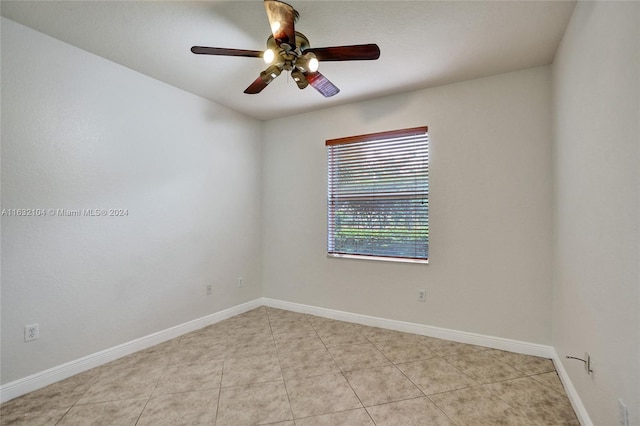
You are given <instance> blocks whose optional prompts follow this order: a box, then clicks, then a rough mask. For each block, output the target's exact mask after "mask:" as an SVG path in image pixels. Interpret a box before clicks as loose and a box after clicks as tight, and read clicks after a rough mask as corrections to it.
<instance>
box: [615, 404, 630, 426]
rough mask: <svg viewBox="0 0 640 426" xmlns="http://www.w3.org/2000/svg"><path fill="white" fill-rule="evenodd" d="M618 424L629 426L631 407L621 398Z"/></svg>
mask: <svg viewBox="0 0 640 426" xmlns="http://www.w3.org/2000/svg"><path fill="white" fill-rule="evenodd" d="M618 424H619V425H620V426H629V409H628V408H627V406H626V405H625V404H624V402H622V400H621V399H619V400H618Z"/></svg>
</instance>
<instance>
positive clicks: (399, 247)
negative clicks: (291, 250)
mask: <svg viewBox="0 0 640 426" xmlns="http://www.w3.org/2000/svg"><path fill="white" fill-rule="evenodd" d="M326 145H327V156H328V157H327V160H328V166H329V170H328V183H329V185H328V190H329V193H328V203H327V205H328V234H329V235H328V239H329V242H328V251H329V253H330V254H340V255H362V256H375V257H393V258H409V259H420V260H424V259H428V255H429V243H428V239H429V201H428V193H429V178H428V175H429V173H428V172H429V167H428V162H429V148H428V147H429V139H428V134H427V127H419V128H413V129H405V130H398V131H391V132H384V133H381V134H371V135H363V136H356V137H352V138H344V139H334V140H330V141H327V144H326Z"/></svg>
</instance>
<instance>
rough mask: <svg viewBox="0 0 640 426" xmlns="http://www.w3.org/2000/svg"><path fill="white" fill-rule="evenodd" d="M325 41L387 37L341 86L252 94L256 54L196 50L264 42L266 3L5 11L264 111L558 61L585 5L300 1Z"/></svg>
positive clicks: (197, 89)
mask: <svg viewBox="0 0 640 426" xmlns="http://www.w3.org/2000/svg"><path fill="white" fill-rule="evenodd" d="M289 3H290V4H292V5H293V6H294V7H295V8H296V9H297V10H298V11H299V12H300V19H299V20H298V22H297V24H296V30H297V31H300V32H302V33H304V34H305V35H306V36H307V37H308V38H309V40H310V42H311V45H312V46H313V47H326V46H338V45H349V44H361V43H377V44H378V46H380V50H381V54H380V59H378V60H377V61H354V62H328V63H321V64H320V71H321V72H322V73H323V74H324V75H325V76H326V77H327V78H329V79H330V80H331V81H332V82H333V83H334V84H335V85H336V86H338V87H339V88H340V89H341V92H340V93H339V94H338V95H336V96H334V97H332V98H324V97H323V96H322V95H320V94H319V93H318V92H316V91H315V90H314V89H313V88H312V87H311V86H309V87H307V88H306V89H305V90H302V91H301V90H299V89H298V88H297V86H296V84H295V83H294V82H293V81H292V80H291V78H290V77H289V76H288V75H286V74H285V73H283V74H282V75H281V76H280V77H279V78H278V79H276V80H275V81H274V82H273V83H272V84H270V85H269V87H267V88H266V89H265V90H264V91H263V92H262V93H260V94H257V95H247V94H244V93H243V90H244V89H245V88H246V87H247V86H248V85H249V84H250V83H251V82H253V80H255V79H256V77H257V76H258V74H259V73H260V71H262V70H263V69H264V68H265V65H264V63H263V62H262V60H260V59H256V58H242V57H222V56H204V55H194V54H192V53H191V52H190V50H189V49H190V48H191V46H193V45H200V46H213V47H229V48H239V49H252V50H263V49H265V47H266V46H265V42H266V39H267V37H268V35H269V34H270V29H269V24H268V21H267V17H266V13H265V9H264V6H263V4H262V1H260V0H258V1H254V0H246V1H238V0H236V1H202V2H191V1H42V2H40V1H5V0H3V1H2V3H0V12H1V14H2V15H3V16H5V17H7V18H9V19H12V20H14V21H16V22H19V23H21V24H23V25H26V26H28V27H31V28H34V29H36V30H38V31H41V32H43V33H45V34H48V35H50V36H53V37H55V38H57V39H60V40H62V41H65V42H67V43H70V44H72V45H74V46H77V47H80V48H82V49H84V50H87V51H89V52H92V53H94V54H96V55H99V56H102V57H104V58H107V59H109V60H111V61H114V62H116V63H119V64H122V65H124V66H126V67H128V68H131V69H133V70H136V71H139V72H141V73H143V74H146V75H149V76H151V77H153V78H156V79H158V80H161V81H163V82H166V83H168V84H171V85H173V86H176V87H179V88H181V89H184V90H186V91H188V92H191V93H194V94H197V95H199V96H202V97H204V98H207V99H210V100H212V101H215V102H217V103H219V104H222V105H225V106H227V107H229V108H231V109H234V110H236V111H240V112H242V113H245V114H247V115H250V116H253V117H255V118H258V119H270V118H275V117H283V116H287V115H290V114H294V113H298V112H303V111H311V110H314V109H319V108H324V107H327V106H333V105H337V104H343V103H348V102H352V101H354V100H362V99H370V98H375V97H378V96H382V95H388V94H391V93H398V92H405V91H410V90H414V89H419V88H426V87H432V86H436V85H441V84H446V83H452V82H456V81H462V80H468V79H472V78H478V77H483V76H488V75H493V74H499V73H503V72H508V71H514V70H518V69H523V68H528V67H533V66H539V65H546V64H550V63H551V62H552V61H553V56H554V54H555V51H556V49H557V47H558V44H559V42H560V39H561V38H562V35H563V33H564V30H565V28H566V26H567V23H568V21H569V18H570V17H571V13H572V11H573V8H574V6H575V1H513V0H511V1H469V2H467V1H325V0H313V1H312V0H290V1H289Z"/></svg>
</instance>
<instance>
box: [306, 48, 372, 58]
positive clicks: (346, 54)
mask: <svg viewBox="0 0 640 426" xmlns="http://www.w3.org/2000/svg"><path fill="white" fill-rule="evenodd" d="M305 52H312V53H313V54H314V55H316V58H318V60H319V61H370V60H374V59H378V58H379V57H380V48H379V47H378V45H377V44H354V45H351V46H334V47H312V48H309V49H305Z"/></svg>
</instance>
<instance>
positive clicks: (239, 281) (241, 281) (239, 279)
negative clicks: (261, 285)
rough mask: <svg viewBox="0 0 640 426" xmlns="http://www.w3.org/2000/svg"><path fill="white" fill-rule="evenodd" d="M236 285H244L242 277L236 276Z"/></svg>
mask: <svg viewBox="0 0 640 426" xmlns="http://www.w3.org/2000/svg"><path fill="white" fill-rule="evenodd" d="M238 287H244V279H243V278H242V277H240V278H238Z"/></svg>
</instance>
